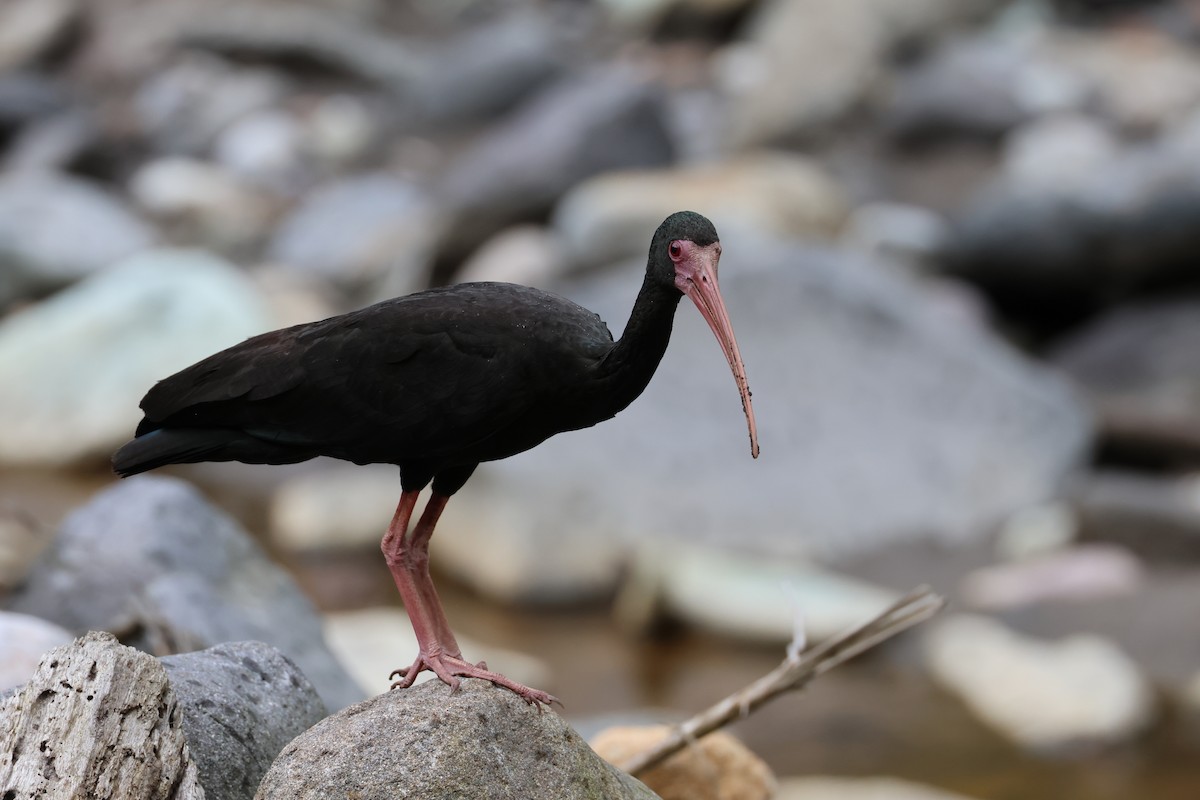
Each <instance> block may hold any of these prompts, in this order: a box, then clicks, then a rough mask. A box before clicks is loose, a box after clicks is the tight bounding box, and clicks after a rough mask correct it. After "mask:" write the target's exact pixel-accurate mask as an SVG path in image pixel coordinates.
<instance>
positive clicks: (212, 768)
mask: <svg viewBox="0 0 1200 800" xmlns="http://www.w3.org/2000/svg"><path fill="white" fill-rule="evenodd" d="M161 660H162V665H163V666H164V667H165V668H166V670H167V677H168V679H169V680H170V683H171V689H172V690H174V692H175V696H176V697H177V698H179V707H180V709H181V711H182V713H183V730H184V733H185V734H186V735H187V742H188V748H189V750H190V751H191V755H192V759H193V760H194V761H195V762H196V769H197V770H198V772H199V776H200V783H201V784H202V785H203V786H204V795H205V797H206V798H207V799H208V800H250V798H252V797H253V796H254V792H255V790H256V789H257V788H258V784H259V781H261V780H262V777H263V775H265V774H266V772H267V769H268V768H269V767H270V766H271V762H272V761H273V760H274V759H275V757H276V756H277V755H279V751H280V750H282V749H283V748H284V746H285V745H286V744H287V743H288V742H290V741H291V740H292V739H294V738H296V737H297V736H299V735H300V734H301V733H303V732H304V731H305V730H306V729H308V728H310V727H311V726H313V725H315V724H316V723H317V722H319V721H320V720H321V719H322V718H323V717H324V716H325V714H326V711H325V705H324V704H323V703H322V702H321V699H320V698H319V697H318V696H317V691H316V689H314V688H313V686H312V684H311V683H309V682H308V679H307V678H306V677H304V674H303V673H302V672H301V671H300V668H299V667H297V666H296V665H295V664H294V663H292V661H291V660H289V659H288V658H287V657H286V656H284V655H283V654H282V653H280V652H279V651H278V650H276V649H275V648H273V647H271V646H270V645H266V644H263V643H262V642H236V643H232V644H221V645H217V646H216V647H213V648H210V649H208V650H204V651H201V652H196V653H185V654H183V655H177V656H168V657H166V658H163V659H161Z"/></svg>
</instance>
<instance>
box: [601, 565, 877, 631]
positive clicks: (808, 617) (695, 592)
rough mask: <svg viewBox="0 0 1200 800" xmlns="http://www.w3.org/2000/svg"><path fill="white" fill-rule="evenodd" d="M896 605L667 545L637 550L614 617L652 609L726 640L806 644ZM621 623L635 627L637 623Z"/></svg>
mask: <svg viewBox="0 0 1200 800" xmlns="http://www.w3.org/2000/svg"><path fill="white" fill-rule="evenodd" d="M895 599H896V595H895V593H893V592H890V591H888V590H885V589H881V588H878V587H875V586H871V585H870V584H867V583H864V582H862V581H858V580H855V579H853V578H850V577H847V576H844V575H838V574H836V573H834V572H831V571H829V570H825V569H822V568H820V567H817V566H815V565H813V564H810V563H805V562H803V561H799V560H788V559H779V558H768V557H764V556H753V555H749V554H743V553H736V552H731V551H729V550H724V549H719V548H714V547H705V546H703V545H697V544H687V543H676V542H672V543H666V542H664V543H660V544H657V545H646V546H644V547H642V548H641V549H640V550H639V552H638V554H637V557H636V560H635V563H634V566H633V568H632V570H631V571H630V579H629V581H628V582H627V583H626V585H625V586H623V587H622V591H621V595H620V596H619V600H618V613H621V612H622V611H623V610H627V609H628V610H632V612H633V613H635V614H636V613H637V609H639V608H640V609H655V610H657V611H658V612H659V613H664V614H666V615H669V616H670V617H672V618H673V619H681V620H683V621H685V622H688V623H690V624H692V625H695V626H697V627H700V628H702V629H704V630H708V631H712V632H714V633H718V634H721V635H724V636H730V637H734V638H737V639H746V640H750V641H756V642H765V643H770V644H786V643H788V642H791V641H792V640H793V639H798V640H799V641H800V642H801V643H802V644H803V642H805V641H808V642H812V641H820V640H822V639H826V638H828V637H830V636H832V635H834V634H837V633H840V632H841V631H843V630H845V629H847V628H849V627H851V626H853V625H857V624H858V623H861V622H864V621H866V620H868V619H870V618H871V617H873V616H875V615H876V614H878V613H879V612H880V611H882V610H883V609H884V608H886V607H887V606H888V605H889V604H891V603H892V602H893V601H894V600H895ZM624 621H625V622H626V624H629V625H632V626H639V621H638V620H636V619H630V618H626V619H625V620H624ZM649 621H651V620H644V621H641V623H640V624H642V625H644V624H645V622H649Z"/></svg>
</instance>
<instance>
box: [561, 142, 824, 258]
mask: <svg viewBox="0 0 1200 800" xmlns="http://www.w3.org/2000/svg"><path fill="white" fill-rule="evenodd" d="M681 208H688V209H692V210H694V211H699V212H700V213H701V214H704V215H705V216H707V217H709V218H710V219H714V220H721V230H723V231H725V230H729V229H734V228H744V229H748V230H751V231H761V232H765V233H770V234H774V235H778V236H798V237H815V238H829V237H830V236H832V235H833V234H834V233H835V232H836V231H837V229H838V227H839V226H840V225H841V224H842V222H843V220H844V219H845V217H846V213H847V207H846V199H845V197H844V196H843V193H842V190H841V188H840V187H839V186H838V184H837V182H836V181H835V180H834V179H833V178H832V177H830V176H829V175H828V174H827V173H826V172H825V171H824V170H823V169H822V168H821V167H820V166H819V165H817V164H816V163H815V162H813V161H811V160H809V159H807V158H804V157H803V156H796V155H791V154H787V153H782V152H760V153H753V154H749V155H744V156H739V157H738V158H735V159H733V160H731V161H727V162H722V163H716V164H702V165H698V166H693V167H687V168H682V169H675V170H647V171H629V172H616V173H608V174H605V175H600V176H598V177H595V178H592V179H590V180H588V181H585V182H583V183H582V184H580V185H579V186H577V187H576V188H574V189H572V190H571V192H570V193H568V194H567V195H566V196H565V197H564V198H563V199H562V201H561V202H560V203H559V204H558V207H557V208H556V209H555V212H554V228H555V230H556V231H557V233H558V234H559V235H560V237H561V238H562V241H563V245H564V246H565V247H566V249H567V253H568V255H569V256H570V257H571V258H572V259H574V260H575V261H577V262H580V263H583V264H589V265H594V264H602V263H608V262H611V261H614V260H617V259H620V258H625V257H628V256H633V255H639V256H644V254H645V250H646V246H647V244H648V243H649V241H650V236H651V235H652V234H653V233H654V229H655V228H657V227H658V225H659V223H661V222H662V221H663V219H665V218H666V217H667V216H668V215H669V214H671V213H673V212H675V211H678V210H679V209H681Z"/></svg>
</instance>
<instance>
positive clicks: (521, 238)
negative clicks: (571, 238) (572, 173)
mask: <svg viewBox="0 0 1200 800" xmlns="http://www.w3.org/2000/svg"><path fill="white" fill-rule="evenodd" d="M565 261H566V259H565V258H564V256H563V252H562V246H561V245H560V244H559V242H558V239H557V238H556V237H555V236H553V235H552V234H550V233H548V232H547V231H546V229H545V228H540V227H538V226H536V225H517V226H515V227H512V228H507V229H505V230H503V231H501V232H500V233H498V234H496V235H495V236H493V237H492V238H491V239H488V240H487V241H486V242H484V243H483V244H482V245H480V247H479V249H478V250H476V251H475V252H474V253H473V254H472V255H471V257H470V258H469V259H467V261H466V263H464V264H463V266H462V269H460V270H459V272H458V275H457V276H456V279H457V280H458V281H460V282H463V283H466V282H468V281H505V282H508V283H520V284H524V285H525V286H545V285H546V283H547V282H548V281H549V280H550V279H551V278H555V277H558V276H560V275H561V274H562V272H563V268H564V264H565Z"/></svg>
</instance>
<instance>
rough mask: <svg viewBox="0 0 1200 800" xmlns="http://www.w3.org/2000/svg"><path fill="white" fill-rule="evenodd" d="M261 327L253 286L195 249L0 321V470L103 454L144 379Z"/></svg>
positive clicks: (95, 281)
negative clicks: (0, 424) (2, 466)
mask: <svg viewBox="0 0 1200 800" xmlns="http://www.w3.org/2000/svg"><path fill="white" fill-rule="evenodd" d="M270 327H271V320H270V319H269V318H268V316H267V313H266V311H265V309H264V306H263V303H262V302H261V300H260V298H259V297H258V294H257V292H256V291H255V289H254V286H253V284H252V283H251V282H250V281H249V280H248V279H247V278H246V277H245V276H243V275H242V274H241V273H240V272H239V271H238V269H237V268H236V267H233V266H232V265H230V264H228V263H226V262H224V261H221V260H219V259H217V258H215V257H213V256H211V255H208V254H206V253H203V252H201V251H183V250H156V251H150V252H146V253H143V254H141V255H138V256H135V257H133V258H130V259H128V260H126V261H124V262H122V263H120V264H118V265H116V266H114V267H112V268H111V269H108V270H105V271H104V272H102V273H101V274H98V275H96V276H94V277H92V278H90V279H88V280H86V281H83V282H82V283H80V284H78V285H76V286H74V287H72V288H71V289H68V290H66V291H63V292H61V293H60V294H58V295H55V296H54V297H52V298H50V299H49V300H46V301H44V302H42V303H40V304H38V305H36V306H33V307H30V308H28V309H26V310H24V311H22V312H20V313H17V314H14V315H12V316H10V317H8V318H6V319H4V320H3V321H2V322H0V385H2V386H4V387H6V389H5V391H4V392H2V393H0V418H2V419H8V420H21V424H20V425H5V426H3V427H2V428H0V461H6V462H9V463H18V464H47V465H59V464H66V463H70V462H73V461H78V460H80V459H85V458H90V457H97V456H107V455H108V454H109V453H110V452H111V450H112V449H113V448H115V447H116V446H117V445H119V444H121V442H123V441H124V440H125V439H127V438H129V437H130V436H131V435H132V434H133V429H134V426H135V425H136V424H137V421H138V420H139V419H140V417H141V414H140V412H139V411H138V401H139V400H140V399H141V397H142V395H143V394H144V393H145V392H146V390H148V389H149V388H150V387H151V386H152V385H153V384H154V382H155V381H157V380H161V379H162V378H165V377H166V376H167V375H170V374H171V373H172V372H175V371H177V370H179V369H182V368H183V367H186V366H188V365H189V364H191V363H192V362H194V361H197V360H199V359H200V358H203V357H204V356H207V355H210V354H211V353H213V352H216V351H217V350H220V349H221V348H223V347H228V346H229V345H232V344H236V343H237V342H239V341H241V340H242V339H244V338H246V337H248V336H250V335H253V334H256V333H260V332H262V331H263V330H266V329H268V328H270Z"/></svg>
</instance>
